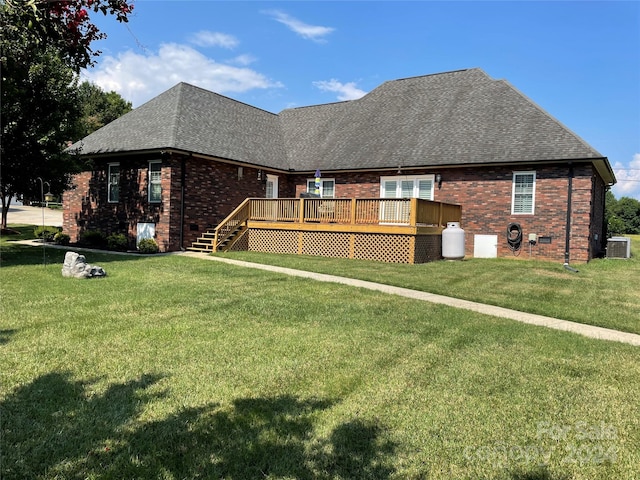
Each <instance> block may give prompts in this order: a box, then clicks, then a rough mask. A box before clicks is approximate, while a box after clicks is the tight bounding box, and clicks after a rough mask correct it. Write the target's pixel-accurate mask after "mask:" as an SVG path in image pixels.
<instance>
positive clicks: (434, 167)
mask: <svg viewBox="0 0 640 480" xmlns="http://www.w3.org/2000/svg"><path fill="white" fill-rule="evenodd" d="M70 148H71V150H73V151H75V152H77V153H78V154H79V155H81V156H82V157H83V158H85V159H87V160H90V163H91V165H92V167H91V170H87V171H85V172H82V173H80V174H78V175H76V176H75V178H74V180H73V185H74V188H73V189H72V190H69V191H67V192H66V193H65V195H64V201H63V203H64V226H63V228H64V230H65V231H66V232H67V233H69V234H70V235H71V237H72V241H75V240H77V239H78V236H79V235H80V234H81V232H82V231H84V230H100V231H101V232H102V233H103V234H105V235H109V234H111V233H125V234H127V235H128V236H129V238H130V240H131V242H132V244H133V243H135V239H136V238H138V237H139V236H140V235H145V233H144V232H147V234H148V232H149V231H150V232H151V235H153V236H154V237H155V238H156V240H157V241H158V244H159V245H160V247H161V249H162V250H164V251H175V250H180V249H184V248H187V247H189V246H190V245H191V243H192V242H194V241H195V240H196V239H197V238H198V237H199V236H200V235H201V234H202V232H203V231H205V230H206V229H207V228H211V227H213V226H215V225H218V224H219V223H220V222H221V221H222V220H223V219H224V218H225V217H226V216H227V215H228V214H229V213H230V212H232V211H233V210H234V209H235V208H236V207H237V206H238V205H239V204H240V203H241V202H243V200H245V199H246V198H250V197H255V198H265V197H266V198H297V197H299V196H300V194H301V193H303V192H307V191H309V190H313V189H314V188H315V176H316V173H315V172H316V171H318V170H319V171H320V172H321V180H320V182H319V184H320V185H319V192H320V194H321V195H322V197H323V198H336V199H346V198H403V197H419V198H423V199H428V200H434V201H438V202H447V203H453V204H459V205H461V207H462V218H461V226H462V228H464V230H465V233H466V235H465V246H464V248H465V253H466V255H467V256H468V257H473V256H478V257H480V256H482V257H492V256H500V257H504V256H514V255H521V256H522V257H523V258H529V257H530V256H531V257H533V258H540V259H546V260H553V261H562V262H565V263H568V262H569V261H571V262H587V261H589V260H590V259H591V258H594V257H595V256H598V255H599V254H600V253H601V252H602V250H603V248H604V246H605V244H606V240H605V237H606V225H605V224H604V201H605V192H606V190H607V188H608V187H609V186H611V185H612V184H614V183H615V176H614V174H613V171H612V169H611V166H610V164H609V161H608V159H607V158H606V157H604V156H603V155H602V154H600V153H599V152H597V151H596V150H595V149H593V148H592V147H591V146H589V145H588V144H587V143H586V142H584V141H583V140H582V139H580V138H579V137H578V136H577V135H575V134H574V133H573V132H571V131H570V130H569V129H568V128H566V127H565V126H563V125H562V124H560V123H559V122H558V121H557V120H555V119H554V118H553V117H551V116H550V115H549V114H548V113H546V112H545V111H543V110H542V109H541V108H539V107H538V106H537V105H536V104H535V103H533V102H532V101H531V100H529V99H528V98H526V97H525V96H524V95H522V94H521V93H520V92H518V91H517V90H516V89H515V88H514V87H512V86H511V85H510V84H509V83H507V82H506V81H504V80H494V79H491V78H490V77H489V76H488V75H487V74H486V73H484V72H483V71H482V70H480V69H469V70H461V71H454V72H447V73H441V74H435V75H426V76H421V77H414V78H407V79H401V80H394V81H389V82H386V83H384V84H382V85H381V86H379V87H378V88H376V89H374V90H373V91H371V92H370V93H368V94H367V95H365V96H364V97H362V98H360V99H358V100H352V101H346V102H338V103H332V104H326V105H317V106H309V107H302V108H293V109H286V110H284V111H282V112H281V113H279V114H273V113H270V112H267V111H264V110H261V109H258V108H255V107H252V106H250V105H247V104H243V103H240V102H237V101H235V100H232V99H230V98H227V97H224V96H221V95H218V94H216V93H212V92H209V91H206V90H203V89H201V88H198V87H194V86H191V85H188V84H185V83H180V84H178V85H176V86H175V87H173V88H171V89H169V90H167V91H166V92H164V93H162V94H160V95H159V96H157V97H155V98H154V99H152V100H150V101H149V102H147V103H146V104H144V105H142V106H140V107H138V108H136V109H134V110H133V111H131V112H129V113H127V114H126V115H124V116H122V117H121V118H119V119H117V120H115V121H114V122H112V123H110V124H108V125H106V126H104V127H103V128H101V129H100V130H98V131H96V132H94V133H92V134H91V135H89V136H87V137H86V138H84V139H83V140H82V141H80V142H77V143H76V144H75V145H73V146H72V147H70ZM514 225H515V227H514ZM509 228H515V229H516V231H515V233H519V234H521V238H522V242H521V244H520V245H519V247H520V248H519V249H518V248H516V249H514V244H513V243H514V242H513V235H512V233H513V232H512V231H510V230H508V229H509ZM530 235H535V240H536V242H535V244H532V245H531V246H530V245H529V236H530Z"/></svg>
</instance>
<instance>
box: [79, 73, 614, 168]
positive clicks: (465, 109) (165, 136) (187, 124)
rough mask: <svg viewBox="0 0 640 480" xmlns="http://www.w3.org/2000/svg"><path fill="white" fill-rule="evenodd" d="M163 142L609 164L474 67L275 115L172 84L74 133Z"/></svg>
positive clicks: (208, 150) (302, 155)
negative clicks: (133, 106) (126, 110)
mask: <svg viewBox="0 0 640 480" xmlns="http://www.w3.org/2000/svg"><path fill="white" fill-rule="evenodd" d="M75 146H77V144H76V145H75ZM75 146H74V147H75ZM72 148H73V147H72ZM169 148H173V149H178V150H183V151H187V152H192V153H199V154H203V155H208V156H211V157H220V158H225V159H231V160H236V161H240V162H247V163H250V164H255V165H262V166H269V167H272V168H277V169H282V170H294V171H314V170H315V169H316V168H320V169H321V170H325V171H326V170H349V169H372V168H376V169H377V168H397V167H398V166H403V167H419V166H447V165H448V166H451V165H474V164H492V163H493V164H495V163H519V162H539V161H549V160H584V159H594V160H604V162H605V163H606V166H607V170H609V171H611V168H610V166H609V165H608V161H607V160H606V159H605V158H604V157H603V155H602V154H600V153H599V152H597V151H596V150H595V149H593V148H592V147H590V146H589V145H588V144H587V143H586V142H584V141H583V140H582V139H580V138H579V137H578V136H577V135H575V134H574V133H573V132H571V130H569V129H568V128H566V127H565V126H563V125H562V124H561V123H559V122H558V121H557V120H555V119H554V118H553V117H552V116H551V115H549V114H548V113H546V112H545V111H544V110H542V109H541V108H539V107H538V106H537V105H536V104H535V103H533V102H532V101H531V100H529V99H528V98H527V97H525V96H524V95H522V94H521V93H520V92H519V91H518V90H516V89H515V88H513V87H512V86H511V85H509V84H508V83H507V82H505V81H503V80H493V79H491V78H490V77H489V76H488V75H486V74H485V73H484V72H483V71H482V70H480V69H469V70H460V71H455V72H448V73H442V74H436V75H426V76H421V77H414V78H407V79H402V80H394V81H389V82H386V83H384V84H382V85H381V86H380V87H378V88H376V89H374V90H373V91H371V92H370V93H368V94H367V95H365V96H364V97H362V98H360V99H358V100H352V101H347V102H341V103H334V104H327V105H318V106H311V107H302V108H294V109H287V110H284V111H282V112H281V113H280V114H279V115H275V114H272V113H269V112H266V111H264V110H260V109H258V108H254V107H251V106H249V105H246V104H243V103H240V102H237V101H235V100H232V99H229V98H227V97H223V96H221V95H218V94H215V93H212V92H209V91H207V90H203V89H201V88H198V87H194V86H191V85H188V84H185V83H180V84H178V85H177V86H175V87H173V88H171V89H170V90H168V91H166V92H164V93H162V94H161V95H159V96H157V97H156V98H154V99H153V100H151V101H149V102H147V103H146V104H144V105H142V106H140V107H138V108H136V109H135V110H133V111H131V112H129V113H127V114H126V115H124V116H123V117H121V118H119V119H118V120H116V121H114V122H112V123H110V124H109V125H106V126H105V127H103V128H101V129H100V130H98V131H96V132H94V133H92V134H91V135H89V136H88V137H86V138H85V139H84V140H83V141H82V153H83V154H85V155H91V154H101V153H117V152H127V151H139V150H153V149H169ZM611 175H613V173H612V172H611Z"/></svg>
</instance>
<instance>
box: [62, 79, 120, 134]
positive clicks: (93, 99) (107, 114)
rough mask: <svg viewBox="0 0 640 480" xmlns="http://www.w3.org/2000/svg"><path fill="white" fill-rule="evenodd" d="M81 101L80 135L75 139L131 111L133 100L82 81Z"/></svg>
mask: <svg viewBox="0 0 640 480" xmlns="http://www.w3.org/2000/svg"><path fill="white" fill-rule="evenodd" d="M78 93H79V101H80V105H81V108H82V119H81V125H80V132H79V133H80V135H79V137H78V138H74V141H75V140H80V139H81V138H84V137H86V136H87V135H89V134H90V133H92V132H95V131H96V130H98V129H99V128H101V127H103V126H105V125H106V124H107V123H110V122H112V121H114V120H115V119H117V118H119V117H121V116H122V115H124V114H125V113H127V112H129V111H131V108H132V105H131V102H128V101H127V100H125V99H124V98H122V97H121V96H120V94H118V93H116V92H105V91H103V90H102V89H101V88H100V87H99V86H97V85H95V84H93V83H90V82H82V83H81V84H80V87H79V92H78Z"/></svg>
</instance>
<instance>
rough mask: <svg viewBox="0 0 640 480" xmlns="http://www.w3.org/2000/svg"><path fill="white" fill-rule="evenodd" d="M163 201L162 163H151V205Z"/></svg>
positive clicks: (156, 161) (157, 161) (153, 161)
mask: <svg viewBox="0 0 640 480" xmlns="http://www.w3.org/2000/svg"><path fill="white" fill-rule="evenodd" d="M161 201H162V162H161V161H159V160H152V161H150V162H149V203H159V202H161Z"/></svg>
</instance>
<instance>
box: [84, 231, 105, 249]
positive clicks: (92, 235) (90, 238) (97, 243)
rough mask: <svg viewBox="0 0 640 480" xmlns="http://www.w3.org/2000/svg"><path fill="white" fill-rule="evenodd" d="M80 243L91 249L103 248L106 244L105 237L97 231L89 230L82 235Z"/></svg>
mask: <svg viewBox="0 0 640 480" xmlns="http://www.w3.org/2000/svg"><path fill="white" fill-rule="evenodd" d="M80 243H81V244H83V245H86V246H89V247H102V246H104V244H105V240H104V235H102V233H100V232H99V231H97V230H87V231H86V232H82V234H81V235H80Z"/></svg>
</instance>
